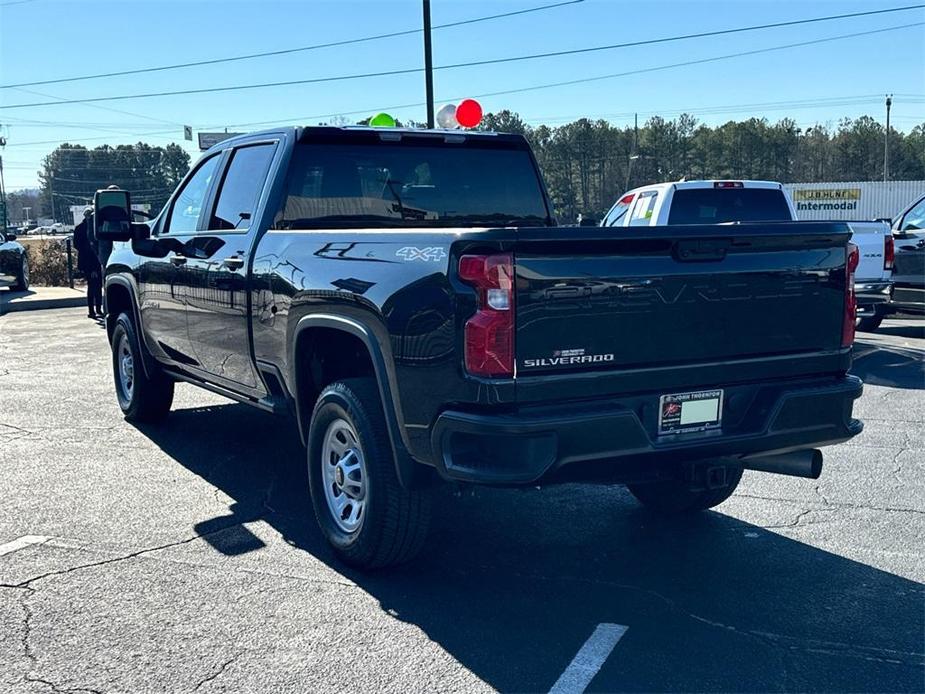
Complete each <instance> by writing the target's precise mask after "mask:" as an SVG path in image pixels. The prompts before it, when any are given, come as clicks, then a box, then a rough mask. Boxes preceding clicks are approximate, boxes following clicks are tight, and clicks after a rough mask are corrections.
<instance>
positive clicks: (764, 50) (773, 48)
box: [7, 22, 925, 147]
mask: <svg viewBox="0 0 925 694" xmlns="http://www.w3.org/2000/svg"><path fill="white" fill-rule="evenodd" d="M923 24H925V22H916V23H912V24H902V25H898V26H893V27H885V28H883V29H873V30H870V31H862V32H855V33H851V34H841V35H837V36H830V37H826V38H822V39H813V40H810V41H801V42H797V43H790V44H784V45H780V46H771V47H768V48H759V49H755V50H752V51H742V52H739V53H730V54H727V55H721V56H714V57H711V58H702V59H699V60H691V61H685V62H681V63H671V64H667V65H659V66H655V67H649V68H641V69H638V70H630V71H626V72H618V73H611V74H608V75H597V76H594V77H585V78H581V79H577V80H567V81H564V82H551V83H546V84H538V85H533V86H530V87H520V88H517V89H508V90H500V91H494V92H486V93H483V94H475V95H473V96H475V97H476V98H483V97H488V96H502V95H508V94H518V93H522V92H527V91H534V90H540V89H551V88H555V87H562V86H570V85H574V84H583V83H587V82H595V81H601V80H608V79H615V78H618V77H627V76H631V75H637V74H644V73H649V72H656V71H661V70H670V69H674V68H679V67H687V66H691V65H700V64H705V63H711V62H718V61H721V60H729V59H733V58H739V57H745V56H751V55H758V54H762V53H770V52H774V51H781V50H787V49H789V48H798V47H803V46H810V45H816V44H821V43H829V42H832V41H840V40H844V39H850V38H857V37H860V36H870V35H873V34H880V33H885V32H889V31H898V30H900V29H908V28H912V27H917V26H922V25H923ZM915 97H916V98H918V95H915ZM459 98H462V97H451V98H447V99H440V100H441V101H455V100H458V99H459ZM422 105H423V102H418V103H411V104H399V105H393V106H389V107H379V108H380V109H382V108H385V109H398V108H413V107H418V106H422ZM371 110H372V109H363V110H358V111H341V112H337V113H328V114H320V115H315V116H305V117H302V118H298V119H292V120H301V121H307V120H313V119H316V118H331V117H335V116H338V115H351V114H356V113H368V112H370V111H371ZM278 122H281V121H280V120H274V121H256V122H251V123H238V124H234V125H237V126H248V125H262V124H272V123H278ZM172 132H174V131H173V130H167V131H163V133H156V132H155V133H147V134H145V135H140V136H142V137H158V136H163V135H164V134H168V133H172ZM80 139H81V140H82V141H90V140H106V139H110V138H108V137H96V138H80ZM59 142H61V140H60V139H59V140H43V141H35V142H19V143H11V144H8V145H7V147H17V146H18V147H24V146H28V145H45V144H57V143H59Z"/></svg>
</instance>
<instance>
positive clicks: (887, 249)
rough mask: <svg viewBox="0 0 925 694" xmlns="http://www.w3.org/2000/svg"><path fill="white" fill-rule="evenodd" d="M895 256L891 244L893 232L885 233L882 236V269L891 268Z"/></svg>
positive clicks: (894, 249)
mask: <svg viewBox="0 0 925 694" xmlns="http://www.w3.org/2000/svg"><path fill="white" fill-rule="evenodd" d="M895 258H896V248H895V247H894V245H893V234H887V235H886V236H884V237H883V269H884V270H892V269H893V260H894V259H895Z"/></svg>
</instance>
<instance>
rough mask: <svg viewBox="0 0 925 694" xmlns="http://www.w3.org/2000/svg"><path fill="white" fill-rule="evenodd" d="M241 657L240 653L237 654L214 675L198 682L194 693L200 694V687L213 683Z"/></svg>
mask: <svg viewBox="0 0 925 694" xmlns="http://www.w3.org/2000/svg"><path fill="white" fill-rule="evenodd" d="M240 657H241V654H240V653H237V654H235V655H233V656H231V658H229V659H228V660H226V661H225V662H224V663H222V664H221V665H220V666H219V667H218V669H217V670H216V671H215V672H213V673H212V674H210V675H207V676H206V677H204V678H203V679H201V680H199V682H198V683H197V684H196V686H195V687H194V688H193V691H194V692H198V691H199V688H200V687H202V686H203V685H204V684H206V683H208V682H211V681H212V680H214V679H215V678H216V677H218V676H219V675H221V674H222V673H223V672H225V670H226V669H227V668H228V666H229V665H231V664H232V663H233V662H234V661H236V660H237V659H238V658H240Z"/></svg>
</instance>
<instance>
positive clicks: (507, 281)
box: [459, 253, 514, 377]
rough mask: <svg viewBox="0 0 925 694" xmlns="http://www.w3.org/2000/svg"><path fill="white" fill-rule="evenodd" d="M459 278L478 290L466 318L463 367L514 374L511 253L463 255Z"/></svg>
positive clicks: (475, 372)
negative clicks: (473, 307) (475, 306)
mask: <svg viewBox="0 0 925 694" xmlns="http://www.w3.org/2000/svg"><path fill="white" fill-rule="evenodd" d="M459 278H460V279H461V280H462V281H463V282H466V283H467V284H471V285H472V286H473V287H475V288H476V289H477V290H478V310H476V312H475V315H474V316H472V318H470V319H469V320H468V321H466V328H465V343H466V348H465V358H466V371H468V372H469V373H470V374H472V375H473V376H492V377H497V376H513V375H514V256H513V255H511V254H510V253H498V254H494V255H464V256H462V257H461V258H460V259H459Z"/></svg>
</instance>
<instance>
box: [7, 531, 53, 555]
mask: <svg viewBox="0 0 925 694" xmlns="http://www.w3.org/2000/svg"><path fill="white" fill-rule="evenodd" d="M50 539H51V538H50V537H45V536H44V535H23V536H22V537H20V538H17V539H16V540H13V541H12V542H7V543H6V544H5V545H0V557H2V556H3V555H4V554H11V553H13V552H15V551H16V550H19V549H23V548H24V547H28V546H29V545H41V544H44V543H46V542H48V541H49V540H50Z"/></svg>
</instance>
